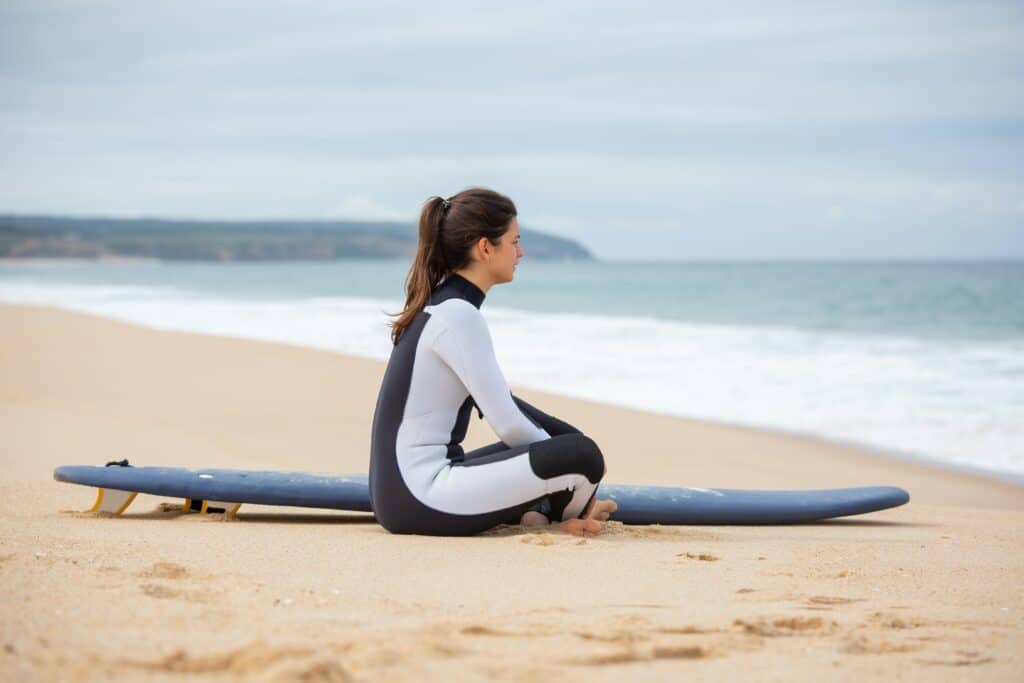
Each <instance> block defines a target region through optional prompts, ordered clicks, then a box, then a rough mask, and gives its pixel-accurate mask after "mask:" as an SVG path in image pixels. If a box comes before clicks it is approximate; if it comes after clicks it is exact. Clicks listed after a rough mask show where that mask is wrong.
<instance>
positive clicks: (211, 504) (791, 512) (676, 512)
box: [53, 465, 910, 525]
mask: <svg viewBox="0 0 1024 683" xmlns="http://www.w3.org/2000/svg"><path fill="white" fill-rule="evenodd" d="M53 478H54V479H56V480H57V481H62V482H68V483H71V484H81V485H85V486H94V487H96V488H97V489H99V491H98V493H97V500H96V504H95V505H93V507H92V508H91V509H92V510H93V511H104V512H109V513H112V514H114V515H120V514H122V513H124V511H125V510H126V509H127V508H128V506H129V505H131V503H132V501H133V500H134V499H135V496H136V494H138V493H148V494H153V495H158V496H169V497H173V498H182V499H184V503H183V505H182V508H183V509H184V510H196V511H198V512H201V513H209V512H214V511H217V512H224V513H226V514H229V515H234V514H236V513H237V512H238V508H239V507H240V506H241V505H242V504H243V503H254V504H259V505H285V506H290V507H306V508H324V509H331V510H351V511H357V512H372V511H373V509H372V508H371V506H370V490H369V485H368V483H367V477H366V475H348V476H346V475H338V474H317V473H311V472H273V471H261V470H226V469H187V468H183V467H132V466H127V467H125V466H121V467H118V466H107V467H102V466H94V465H65V466H63V467H58V468H57V469H56V470H54V472H53ZM597 495H598V497H599V498H611V499H612V500H614V501H615V502H616V503H618V505H619V509H618V510H616V511H615V513H614V514H613V515H612V517H611V518H612V519H613V520H615V521H619V522H623V523H625V524H681V525H690V524H793V523H798V522H814V521H819V520H823V519H830V518H833V517H846V516H849V515H860V514H864V513H868V512H876V511H878V510H885V509H888V508H893V507H897V506H900V505H903V504H904V503H906V502H908V501H909V500H910V495H909V494H908V493H907V492H906V491H904V490H903V489H901V488H898V487H895V486H869V487H859V488H844V489H820V490H807V491H756V490H737V489H703V488H676V487H670V486H632V485H627V484H601V486H600V487H599V488H598V493H597Z"/></svg>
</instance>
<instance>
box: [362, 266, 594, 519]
mask: <svg viewBox="0 0 1024 683" xmlns="http://www.w3.org/2000/svg"><path fill="white" fill-rule="evenodd" d="M483 301H484V293H483V291H481V290H480V288H479V287H477V286H476V285H474V284H473V283H472V282H470V281H469V280H467V279H466V278H464V277H462V276H460V275H458V274H455V273H452V274H451V275H449V276H448V278H447V279H445V280H444V282H443V283H441V285H440V286H439V287H437V288H436V289H435V290H434V292H433V293H432V295H431V298H430V302H429V304H428V305H427V306H426V307H425V308H424V309H423V310H422V311H421V312H420V313H419V314H417V316H416V317H415V318H414V319H413V321H412V323H411V324H410V325H409V326H408V327H407V328H406V329H405V330H404V332H403V333H402V336H401V338H400V339H399V341H398V344H396V345H395V347H394V348H393V349H392V351H391V358H390V360H389V361H388V365H387V370H386V371H385V373H384V380H383V382H382V384H381V388H380V395H379V396H378V398H377V408H376V412H375V414H374V418H373V433H372V443H371V449H370V450H371V456H370V500H371V504H372V506H373V510H374V513H375V515H376V517H377V520H378V521H379V522H380V523H381V524H382V525H383V526H384V527H385V528H386V529H387V530H388V531H391V532H393V533H406V534H431V535H444V536H452V535H468V534H475V533H478V532H481V531H484V530H486V529H489V528H491V527H494V526H496V525H498V524H518V522H519V518H520V517H521V515H522V514H523V513H524V512H526V511H527V510H531V509H533V510H538V511H541V512H543V513H544V514H546V515H547V516H548V517H549V518H550V519H552V520H553V521H560V520H565V519H570V518H572V517H579V516H581V515H582V513H583V510H584V508H585V506H586V504H587V503H588V502H589V500H590V498H591V497H593V495H594V493H595V491H596V490H597V484H598V482H599V481H600V480H601V477H602V476H603V475H604V457H603V456H602V454H601V451H600V449H598V447H597V444H595V443H594V441H593V440H591V439H590V438H589V437H587V436H585V435H584V434H582V433H581V432H580V431H579V430H578V429H576V428H575V427H573V426H572V425H569V424H567V423H565V422H563V421H561V420H558V419H556V418H554V417H551V416H550V415H546V414H545V413H543V412H541V411H540V410H538V409H536V408H534V407H533V406H531V405H530V404H528V403H526V402H525V401H523V400H522V399H520V398H518V397H517V396H513V395H512V392H511V391H510V390H509V387H508V384H507V382H506V381H505V377H504V375H503V374H502V372H501V368H500V367H499V366H498V362H497V359H496V358H495V356H494V347H493V344H492V342H491V335H490V332H489V331H488V329H487V324H486V321H485V320H484V317H483V315H482V314H481V313H480V306H481V305H482V304H483ZM474 405H475V406H477V411H478V412H479V414H480V417H482V418H486V419H487V422H488V423H489V424H490V426H491V427H492V428H493V429H494V432H495V434H497V435H498V437H499V438H500V439H501V441H499V442H497V443H494V444H491V445H489V446H485V447H483V448H480V449H477V450H475V451H470V452H469V453H465V452H463V449H462V446H461V445H460V444H461V443H462V440H463V439H464V438H465V437H466V432H467V431H468V429H469V419H470V414H471V413H472V410H473V407H474Z"/></svg>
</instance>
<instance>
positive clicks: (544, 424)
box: [512, 394, 582, 436]
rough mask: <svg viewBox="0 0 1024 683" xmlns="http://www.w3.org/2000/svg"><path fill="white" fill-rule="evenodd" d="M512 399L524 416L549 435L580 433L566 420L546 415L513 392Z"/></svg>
mask: <svg viewBox="0 0 1024 683" xmlns="http://www.w3.org/2000/svg"><path fill="white" fill-rule="evenodd" d="M512 400H513V401H515V403H516V405H517V406H519V409H520V410H522V411H523V414H525V415H526V417H528V418H530V420H532V421H533V423H534V424H536V425H537V426H538V427H540V428H541V429H543V430H544V431H546V432H547V433H548V434H550V435H551V436H558V435H559V434H582V432H580V430H578V429H576V428H575V427H573V426H572V425H571V424H569V423H568V422H565V421H564V420H559V419H558V418H557V417H554V416H553V415H548V414H547V413H545V412H544V411H543V410H541V409H539V408H535V407H534V406H532V405H530V404H529V403H527V402H526V401H524V400H523V399H521V398H519V397H518V396H516V395H515V394H512Z"/></svg>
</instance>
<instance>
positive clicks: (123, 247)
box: [0, 214, 593, 261]
mask: <svg viewBox="0 0 1024 683" xmlns="http://www.w3.org/2000/svg"><path fill="white" fill-rule="evenodd" d="M522 240H523V243H524V249H525V251H526V252H527V253H528V254H529V257H530V258H531V259H546V260H578V261H587V260H592V259H593V256H592V255H591V254H590V252H589V251H587V249H586V248H585V247H583V246H582V245H581V244H579V243H577V242H574V241H573V240H569V239H565V238H562V237H555V236H553V235H547V234H544V233H542V232H537V231H534V230H527V229H526V228H523V229H522ZM416 241H417V231H416V227H415V225H413V224H411V223H402V222H397V221H390V222H384V221H352V220H325V221H312V220H265V221H243V220H239V221H227V220H222V221H213V220H169V219H159V218H132V219H127V218H83V217H72V216H36V215H11V214H7V215H2V214H0V259H19V260H20V259H33V258H41V259H42V258H45V259H55V258H58V259H59V258H69V259H114V258H139V259H159V260H164V261H179V260H180V261H184V260H189V261H284V260H300V261H301V260H317V261H323V260H333V259H390V258H409V257H411V256H412V254H413V252H414V251H415V249H416Z"/></svg>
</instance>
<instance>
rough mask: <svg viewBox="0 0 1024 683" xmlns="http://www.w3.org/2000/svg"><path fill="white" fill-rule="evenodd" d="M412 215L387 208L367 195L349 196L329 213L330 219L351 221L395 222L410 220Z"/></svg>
mask: <svg viewBox="0 0 1024 683" xmlns="http://www.w3.org/2000/svg"><path fill="white" fill-rule="evenodd" d="M411 216H412V214H409V213H407V212H403V211H399V210H397V209H394V208H392V207H390V206H385V205H384V204H381V203H380V202H378V201H377V200H375V199H373V198H372V197H367V196H366V195H349V196H347V197H345V198H344V199H343V200H342V201H341V202H340V203H338V205H337V206H335V207H334V208H333V209H331V210H329V211H328V212H327V217H330V218H347V219H350V220H368V221H394V220H409V219H410V217H411Z"/></svg>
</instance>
